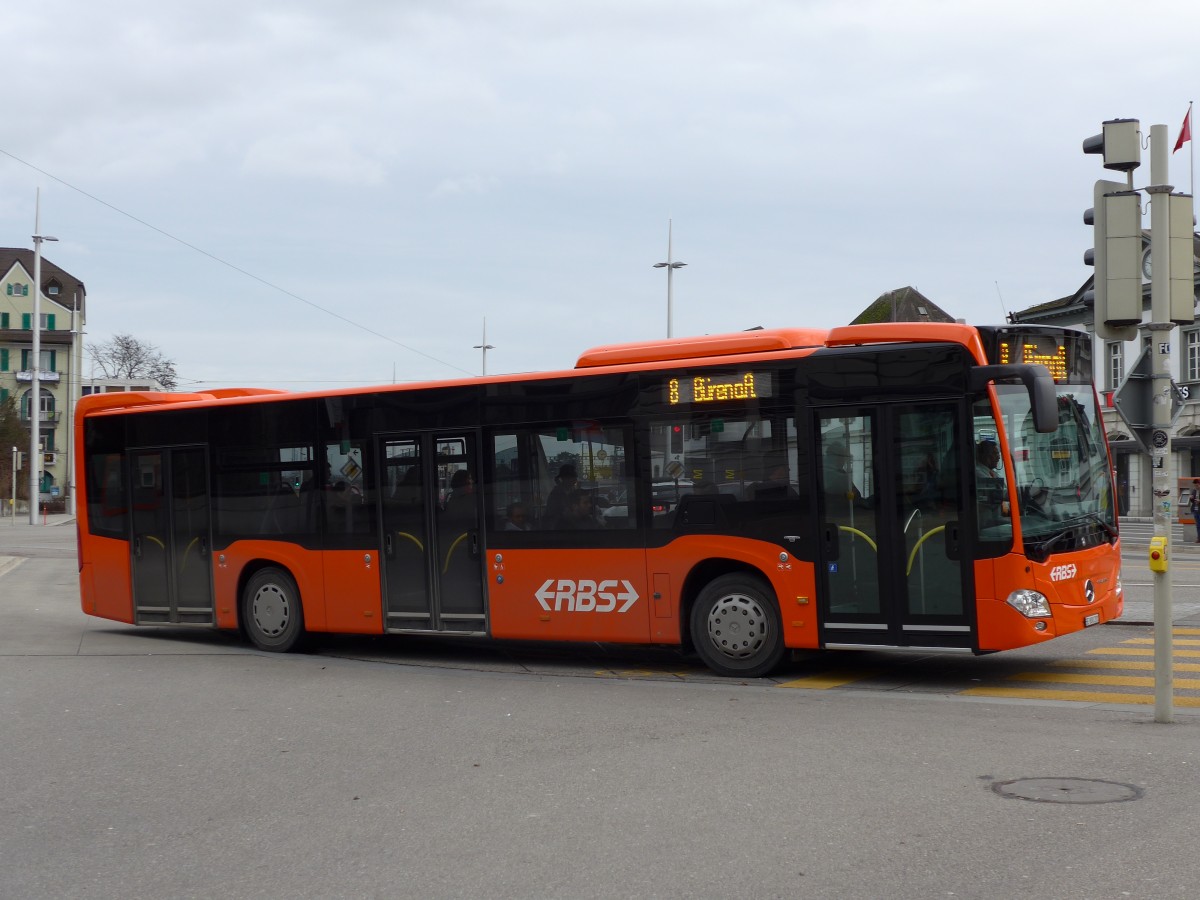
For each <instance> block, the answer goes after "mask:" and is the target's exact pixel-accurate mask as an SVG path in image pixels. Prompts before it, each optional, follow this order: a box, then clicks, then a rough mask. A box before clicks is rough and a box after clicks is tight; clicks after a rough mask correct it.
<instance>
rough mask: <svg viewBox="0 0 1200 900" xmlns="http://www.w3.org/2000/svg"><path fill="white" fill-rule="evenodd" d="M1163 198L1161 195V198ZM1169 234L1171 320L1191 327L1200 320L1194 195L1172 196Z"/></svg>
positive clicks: (1170, 197) (1169, 198)
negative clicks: (1197, 316) (1197, 310)
mask: <svg viewBox="0 0 1200 900" xmlns="http://www.w3.org/2000/svg"><path fill="white" fill-rule="evenodd" d="M1160 196H1161V195H1160ZM1168 201H1169V203H1170V215H1169V217H1168V218H1169V230H1170V246H1169V250H1168V255H1169V256H1170V259H1171V271H1170V273H1169V275H1170V296H1171V303H1170V317H1171V321H1172V322H1174V323H1175V324H1176V325H1191V324H1192V322H1193V321H1194V320H1195V317H1196V312H1195V310H1196V283H1195V277H1196V276H1195V269H1194V264H1195V254H1196V251H1195V248H1194V246H1193V238H1192V235H1193V233H1194V232H1195V230H1196V216H1195V213H1194V212H1193V210H1192V196H1191V194H1170V195H1169V196H1168Z"/></svg>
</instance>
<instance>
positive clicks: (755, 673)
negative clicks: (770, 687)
mask: <svg viewBox="0 0 1200 900" xmlns="http://www.w3.org/2000/svg"><path fill="white" fill-rule="evenodd" d="M691 625H692V642H693V644H695V647H696V652H697V653H698V654H699V655H700V658H701V659H702V660H704V663H705V665H707V666H708V667H709V668H710V669H712V670H713V671H714V672H716V673H717V674H718V675H726V676H730V677H742V678H759V677H761V676H763V675H768V674H770V673H771V672H772V671H773V670H774V669H775V667H776V666H778V665H779V663H780V661H781V660H782V659H783V652H784V646H783V633H782V632H783V627H782V625H780V619H779V607H778V605H777V604H776V602H775V596H774V592H773V591H772V590H771V588H770V586H768V585H767V583H766V582H764V581H763V580H762V579H761V578H756V577H754V576H752V575H742V574H731V575H722V576H721V577H720V578H715V579H713V580H712V581H711V582H709V583H708V584H707V585H706V586H705V588H704V590H702V591H701V592H700V596H699V597H697V598H696V603H695V605H694V606H693V607H692V617H691Z"/></svg>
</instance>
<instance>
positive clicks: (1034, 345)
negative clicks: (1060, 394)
mask: <svg viewBox="0 0 1200 900" xmlns="http://www.w3.org/2000/svg"><path fill="white" fill-rule="evenodd" d="M998 361H999V362H1000V363H1001V364H1007V363H1027V364H1032V365H1040V366H1045V367H1046V368H1047V369H1049V370H1050V377H1051V378H1053V379H1054V380H1055V381H1056V382H1064V381H1066V380H1067V374H1068V373H1069V372H1070V363H1069V361H1068V357H1067V348H1066V345H1065V344H1063V343H1061V342H1059V341H1056V340H1054V339H1053V338H1050V337H1047V336H1046V335H1028V336H1024V337H1021V338H1010V339H1005V340H1001V341H1000V359H999V360H998Z"/></svg>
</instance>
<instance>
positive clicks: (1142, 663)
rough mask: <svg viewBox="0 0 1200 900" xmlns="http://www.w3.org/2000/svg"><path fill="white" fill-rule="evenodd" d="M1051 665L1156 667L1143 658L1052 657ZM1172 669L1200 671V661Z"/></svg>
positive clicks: (1111, 667)
mask: <svg viewBox="0 0 1200 900" xmlns="http://www.w3.org/2000/svg"><path fill="white" fill-rule="evenodd" d="M1050 665H1052V666H1061V667H1063V668H1071V669H1120V670H1125V671H1128V670H1132V669H1138V670H1142V671H1149V670H1151V669H1153V668H1154V663H1153V662H1152V661H1151V660H1148V659H1146V660H1141V659H1052V660H1050ZM1171 669H1172V670H1173V671H1176V672H1200V663H1174V664H1173V665H1172V666H1171Z"/></svg>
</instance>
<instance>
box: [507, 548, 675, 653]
mask: <svg viewBox="0 0 1200 900" xmlns="http://www.w3.org/2000/svg"><path fill="white" fill-rule="evenodd" d="M497 557H500V560H499V561H497ZM488 563H489V567H488V588H487V590H488V595H489V597H490V604H489V605H490V608H491V627H492V636H493V637H497V638H513V639H518V640H542V641H607V642H610V643H633V644H646V643H652V638H651V636H650V615H651V613H650V610H651V607H652V604H653V598H652V596H651V592H650V590H649V588H648V585H647V581H646V551H645V550H642V549H640V548H633V549H628V550H626V549H620V550H595V549H592V550H588V551H586V552H581V551H579V550H505V551H503V552H501V553H497V552H494V551H493V552H491V553H489V555H488Z"/></svg>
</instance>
